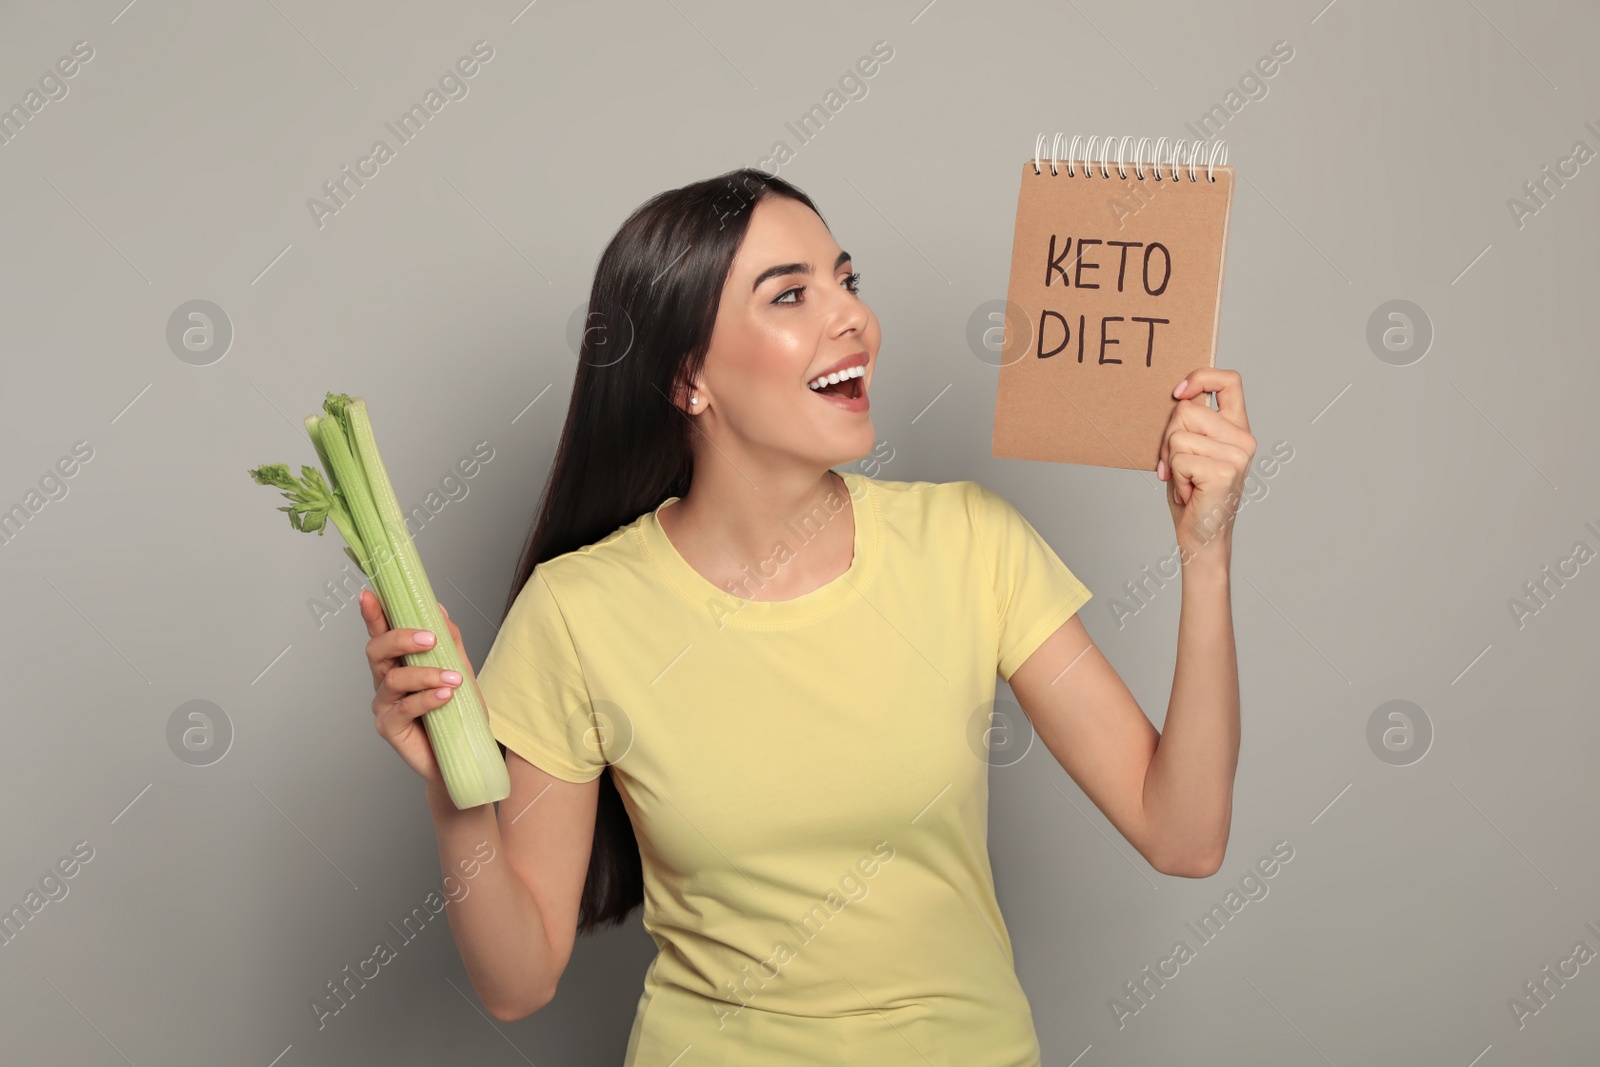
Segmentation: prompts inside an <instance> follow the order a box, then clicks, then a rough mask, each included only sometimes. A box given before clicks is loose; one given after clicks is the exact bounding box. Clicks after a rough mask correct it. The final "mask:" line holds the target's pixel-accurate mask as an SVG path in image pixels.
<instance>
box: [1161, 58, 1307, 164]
mask: <svg viewBox="0 0 1600 1067" xmlns="http://www.w3.org/2000/svg"><path fill="white" fill-rule="evenodd" d="M1293 58H1294V46H1293V45H1291V44H1290V43H1289V42H1288V41H1274V42H1273V43H1272V52H1271V53H1270V54H1269V55H1264V56H1262V57H1261V58H1260V59H1258V60H1256V65H1255V70H1254V71H1251V70H1247V71H1245V72H1244V74H1242V75H1240V77H1239V88H1238V89H1229V90H1228V95H1227V96H1225V97H1223V98H1222V103H1220V104H1212V105H1211V110H1209V111H1207V112H1206V113H1205V114H1204V115H1202V116H1201V117H1200V129H1199V130H1197V129H1195V128H1194V126H1192V125H1190V124H1189V123H1187V122H1185V123H1184V124H1183V125H1184V128H1186V129H1187V130H1188V131H1189V132H1190V133H1192V134H1194V135H1195V136H1196V137H1198V138H1200V139H1201V140H1202V141H1209V140H1211V138H1213V137H1215V136H1216V135H1217V134H1219V133H1221V132H1222V127H1224V126H1226V125H1227V124H1228V120H1229V119H1231V118H1233V116H1235V115H1237V114H1238V113H1239V112H1241V111H1243V110H1244V106H1245V104H1247V103H1249V102H1250V101H1251V100H1265V99H1266V97H1267V92H1268V89H1267V83H1266V81H1265V80H1264V79H1267V78H1271V77H1272V76H1273V75H1275V74H1277V73H1278V71H1279V70H1281V69H1282V68H1281V67H1280V66H1279V64H1280V63H1284V64H1287V63H1288V62H1289V60H1291V59H1293ZM1257 71H1259V72H1260V74H1261V77H1259V78H1258V77H1256V72H1257ZM1241 91H1242V92H1243V93H1244V95H1243V96H1240V95H1239V94H1240V92H1241ZM1211 122H1215V123H1216V124H1217V128H1216V129H1215V130H1213V129H1211V127H1210V126H1209V125H1208V123H1211ZM1201 130H1204V131H1205V132H1204V133H1201V132H1200V131H1201Z"/></svg>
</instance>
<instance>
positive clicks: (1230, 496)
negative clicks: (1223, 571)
mask: <svg viewBox="0 0 1600 1067" xmlns="http://www.w3.org/2000/svg"><path fill="white" fill-rule="evenodd" d="M1206 393H1216V394H1217V410H1215V411H1213V410H1211V407H1210V406H1209V405H1208V404H1207V403H1206V396H1205V394H1206ZM1172 395H1173V396H1174V397H1175V398H1176V399H1177V401H1178V402H1177V403H1176V404H1174V405H1173V406H1172V416H1171V418H1169V419H1168V420H1167V427H1166V429H1165V430H1164V431H1162V435H1161V458H1160V459H1159V460H1158V461H1157V463H1156V477H1157V478H1160V479H1161V480H1163V481H1165V482H1166V483H1167V507H1168V509H1170V510H1171V512H1172V524H1173V526H1174V527H1175V528H1176V530H1177V534H1178V547H1179V548H1180V549H1181V550H1182V560H1183V562H1184V563H1188V562H1189V561H1190V560H1191V559H1193V558H1195V557H1196V556H1197V555H1202V554H1204V555H1206V556H1211V555H1213V554H1214V555H1216V556H1217V557H1218V558H1220V559H1221V560H1223V561H1226V560H1227V559H1228V557H1229V555H1230V553H1231V552H1232V547H1233V519H1234V516H1235V515H1237V514H1238V511H1239V506H1240V504H1241V503H1242V501H1243V496H1242V492H1241V491H1242V490H1243V488H1244V480H1245V476H1246V475H1247V474H1249V473H1250V460H1251V457H1253V456H1254V455H1255V453H1256V439H1255V438H1254V437H1253V436H1251V434H1250V419H1249V418H1248V416H1246V415H1245V411H1244V384H1243V382H1242V381H1241V379H1240V377H1239V372H1238V371H1231V370H1222V369H1220V368H1217V367H1200V368H1197V369H1196V370H1194V371H1193V372H1191V373H1190V374H1189V376H1188V377H1187V378H1185V379H1184V380H1183V381H1182V382H1181V383H1179V385H1178V387H1177V388H1176V389H1174V390H1173V392H1172Z"/></svg>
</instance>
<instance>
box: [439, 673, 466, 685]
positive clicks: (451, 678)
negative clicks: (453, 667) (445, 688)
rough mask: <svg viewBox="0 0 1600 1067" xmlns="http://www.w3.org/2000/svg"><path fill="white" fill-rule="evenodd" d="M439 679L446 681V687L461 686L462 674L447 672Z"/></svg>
mask: <svg viewBox="0 0 1600 1067" xmlns="http://www.w3.org/2000/svg"><path fill="white" fill-rule="evenodd" d="M439 677H440V678H442V679H443V680H444V684H445V685H460V684H461V672H460V671H445V672H444V673H443V674H441V675H439Z"/></svg>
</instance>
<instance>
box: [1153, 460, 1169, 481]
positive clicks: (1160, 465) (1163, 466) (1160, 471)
mask: <svg viewBox="0 0 1600 1067" xmlns="http://www.w3.org/2000/svg"><path fill="white" fill-rule="evenodd" d="M1156 477H1157V478H1159V479H1160V480H1161V481H1163V482H1164V481H1166V480H1167V461H1166V460H1164V459H1158V460H1156Z"/></svg>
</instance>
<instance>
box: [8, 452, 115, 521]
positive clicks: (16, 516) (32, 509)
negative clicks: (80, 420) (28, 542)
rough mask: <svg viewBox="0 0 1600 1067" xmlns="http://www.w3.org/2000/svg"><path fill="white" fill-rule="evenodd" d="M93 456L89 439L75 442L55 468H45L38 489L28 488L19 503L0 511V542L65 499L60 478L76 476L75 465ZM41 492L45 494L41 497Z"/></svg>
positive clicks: (65, 495) (64, 485) (63, 483)
mask: <svg viewBox="0 0 1600 1067" xmlns="http://www.w3.org/2000/svg"><path fill="white" fill-rule="evenodd" d="M93 458H94V449H93V448H92V447H91V446H90V444H89V442H88V441H74V442H73V444H72V455H70V456H62V457H61V458H60V459H58V460H56V463H55V468H54V470H49V469H47V470H46V471H45V472H44V473H43V474H42V475H40V476H39V488H38V489H37V490H35V489H29V490H28V494H27V496H24V497H23V498H22V503H20V504H12V505H11V507H9V508H7V509H6V510H5V511H0V545H9V544H10V543H11V542H12V541H13V540H15V539H16V537H17V535H18V534H20V533H22V528H23V527H24V526H26V525H27V524H28V522H29V520H31V519H32V518H33V517H34V516H35V515H37V514H39V512H41V511H43V510H44V506H45V505H46V504H48V503H49V502H50V501H52V500H65V499H66V498H67V483H66V482H65V481H63V480H62V479H63V478H71V477H73V476H74V475H76V474H77V473H78V464H79V463H87V462H89V461H90V460H91V459H93ZM58 475H59V477H58ZM40 493H43V494H44V495H42V496H41V495H40Z"/></svg>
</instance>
